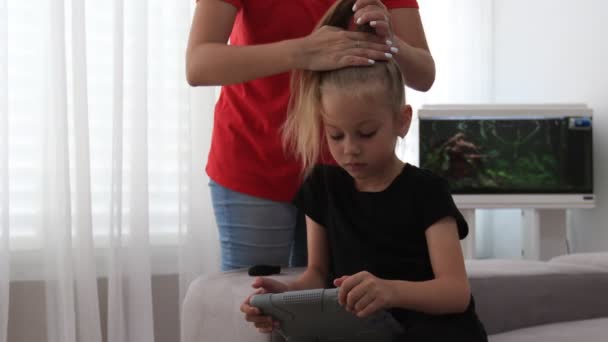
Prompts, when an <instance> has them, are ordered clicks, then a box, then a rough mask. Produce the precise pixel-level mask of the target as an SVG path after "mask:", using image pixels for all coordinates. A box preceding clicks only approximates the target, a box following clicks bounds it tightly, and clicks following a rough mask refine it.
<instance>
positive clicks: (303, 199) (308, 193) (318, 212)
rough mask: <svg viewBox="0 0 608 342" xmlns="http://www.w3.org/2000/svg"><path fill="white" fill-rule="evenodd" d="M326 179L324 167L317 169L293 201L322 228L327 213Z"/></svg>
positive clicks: (307, 178) (305, 181)
mask: <svg viewBox="0 0 608 342" xmlns="http://www.w3.org/2000/svg"><path fill="white" fill-rule="evenodd" d="M325 177H326V172H325V171H324V170H323V167H322V166H321V165H319V166H317V167H315V168H314V169H313V171H312V172H311V174H310V175H309V176H308V177H306V179H305V180H304V183H303V184H302V186H301V187H300V190H298V192H297V193H296V196H295V197H294V199H293V204H294V205H295V206H296V207H297V208H298V209H300V210H302V211H303V212H304V214H305V215H306V216H308V217H310V218H311V219H313V220H314V221H315V222H317V223H318V224H320V225H322V226H325V221H326V219H325V218H326V212H327V196H325V192H326V189H325Z"/></svg>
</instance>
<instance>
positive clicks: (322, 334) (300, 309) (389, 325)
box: [250, 289, 402, 342]
mask: <svg viewBox="0 0 608 342" xmlns="http://www.w3.org/2000/svg"><path fill="white" fill-rule="evenodd" d="M250 303H251V305H252V306H255V307H257V308H259V309H260V310H261V311H262V312H263V313H264V314H266V315H270V316H272V317H273V318H274V319H276V320H277V321H279V323H280V327H279V328H278V329H277V331H278V333H279V334H281V335H282V336H283V338H285V340H287V341H288V342H330V341H332V342H340V341H349V342H371V341H374V342H389V341H392V340H393V338H394V336H395V335H397V334H399V333H400V332H402V327H401V325H400V324H399V323H398V322H397V321H396V320H395V319H394V318H393V316H392V315H391V314H390V313H388V312H387V311H379V312H377V313H375V314H373V315H371V316H368V317H365V318H359V317H357V316H355V315H354V314H352V313H350V312H348V311H346V310H345V309H344V308H343V307H342V306H341V305H340V304H338V289H315V290H304V291H290V292H284V293H269V294H261V295H255V296H253V297H251V300H250Z"/></svg>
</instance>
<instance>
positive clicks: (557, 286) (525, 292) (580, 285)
mask: <svg viewBox="0 0 608 342" xmlns="http://www.w3.org/2000/svg"><path fill="white" fill-rule="evenodd" d="M466 266H467V272H468V275H469V279H470V283H471V290H472V292H473V296H474V297H475V302H476V304H477V313H478V315H479V318H480V320H481V321H482V322H483V323H484V325H485V327H486V330H487V332H488V334H496V333H501V332H505V331H510V330H515V329H520V328H525V327H530V326H535V325H541V324H549V323H555V322H564V321H575V320H585V319H592V318H598V317H608V295H607V294H608V271H606V270H603V269H601V268H597V267H592V266H585V265H575V264H567V263H548V262H542V261H524V260H467V261H466Z"/></svg>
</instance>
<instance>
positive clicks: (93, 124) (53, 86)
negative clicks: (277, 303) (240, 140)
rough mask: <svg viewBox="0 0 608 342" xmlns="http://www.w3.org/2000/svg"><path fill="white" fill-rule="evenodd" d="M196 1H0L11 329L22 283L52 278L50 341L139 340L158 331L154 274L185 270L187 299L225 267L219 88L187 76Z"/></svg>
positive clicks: (2, 315) (2, 177)
mask: <svg viewBox="0 0 608 342" xmlns="http://www.w3.org/2000/svg"><path fill="white" fill-rule="evenodd" d="M193 6H194V1H190V0H182V1H161V0H153V1H150V0H130V1H123V0H114V1H84V0H45V1H34V2H29V1H28V2H25V1H21V0H0V166H1V172H0V190H1V192H0V193H1V196H0V201H1V202H0V203H1V204H2V205H1V206H0V214H1V216H0V217H1V219H0V342H5V341H7V339H8V316H9V304H10V302H9V298H10V294H9V284H10V282H11V281H15V280H29V281H38V282H44V285H45V297H46V303H41V306H40V307H41V308H43V307H46V335H47V336H46V337H47V339H46V340H47V341H49V342H75V341H87V342H88V341H91V342H101V341H102V336H106V340H107V341H112V342H123V341H124V342H126V341H138V342H139V341H154V340H155V337H154V320H153V297H152V289H151V288H152V286H151V284H152V276H153V275H155V274H179V280H180V284H179V289H180V291H179V292H180V293H179V298H180V302H181V298H183V296H184V295H185V291H186V289H187V286H188V285H189V283H190V282H191V281H192V280H193V279H194V278H195V277H196V276H198V275H201V274H203V273H206V272H211V271H217V270H218V269H219V266H218V265H219V253H218V251H217V248H218V247H217V235H216V228H215V222H214V219H213V214H212V210H211V206H210V200H209V194H208V189H207V181H208V180H207V178H206V175H205V173H204V165H205V159H206V154H207V151H208V148H209V139H210V133H211V123H212V113H213V105H214V103H215V100H216V98H217V94H216V89H215V88H201V89H196V90H192V89H190V88H189V86H188V85H187V83H186V80H185V65H184V61H185V48H186V42H187V36H188V30H189V26H190V23H191V16H192V10H193ZM24 256H27V257H24ZM11 265H12V267H10V266H11ZM98 278H99V279H103V280H104V281H106V280H107V288H108V290H107V291H108V294H107V298H108V300H107V310H101V311H102V312H107V317H100V316H101V315H100V305H101V304H100V301H99V298H100V289H98V282H97V279H98ZM102 322H107V326H106V325H103V324H102ZM35 328H36V329H41V328H42V329H43V328H44V327H35ZM106 329H107V330H106ZM102 330H105V331H102Z"/></svg>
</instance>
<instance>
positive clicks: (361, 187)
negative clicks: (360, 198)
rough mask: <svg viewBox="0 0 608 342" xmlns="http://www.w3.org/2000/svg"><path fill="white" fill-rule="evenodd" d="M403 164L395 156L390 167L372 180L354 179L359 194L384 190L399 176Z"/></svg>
mask: <svg viewBox="0 0 608 342" xmlns="http://www.w3.org/2000/svg"><path fill="white" fill-rule="evenodd" d="M404 165H405V164H404V163H403V162H402V161H401V160H400V159H399V158H397V157H396V156H395V159H394V160H393V161H392V163H391V164H390V166H388V167H386V168H384V169H383V171H384V172H382V173H378V175H376V176H374V177H373V178H372V177H370V178H367V179H361V180H356V179H355V187H356V188H357V190H358V191H361V192H380V191H384V190H386V189H387V188H388V187H389V186H390V185H391V184H392V183H393V181H394V180H395V178H397V176H399V174H400V173H401V171H402V170H403V166H404Z"/></svg>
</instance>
